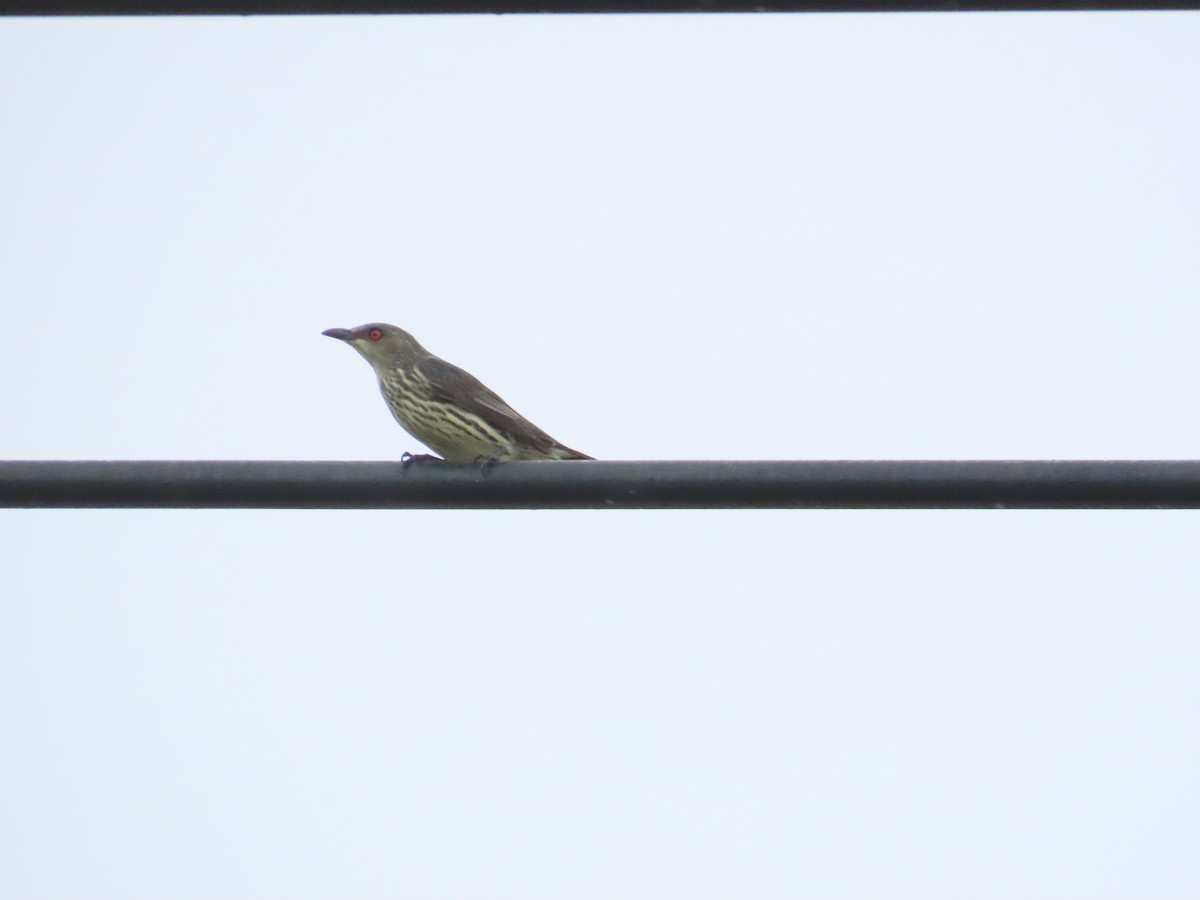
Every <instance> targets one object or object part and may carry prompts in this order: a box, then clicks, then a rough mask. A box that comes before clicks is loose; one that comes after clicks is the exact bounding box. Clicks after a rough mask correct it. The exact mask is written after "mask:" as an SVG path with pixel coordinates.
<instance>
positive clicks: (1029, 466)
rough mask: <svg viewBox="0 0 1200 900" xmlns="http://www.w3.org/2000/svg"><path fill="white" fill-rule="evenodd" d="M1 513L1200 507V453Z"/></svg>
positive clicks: (352, 469) (460, 484)
mask: <svg viewBox="0 0 1200 900" xmlns="http://www.w3.org/2000/svg"><path fill="white" fill-rule="evenodd" d="M0 507H24V508H34V507H47V508H49V507H57V508H66V507H75V508H81V507H92V508H116V507H123V508H160V509H167V508H225V509H251V508H257V509H802V508H858V509H863V508H878V509H887V508H890V509H906V508H907V509H914V508H942V509H953V508H960V509H961V508H1003V507H1013V508H1027V509H1054V508H1059V509H1067V508H1074V509H1079V508H1094V509H1101V508H1108V509H1121V508H1124V509H1139V508H1141V509H1144V508H1200V461H1196V460H1091V461H1087V460H1010V461H1002V460H959V461H954V460H822V461H770V462H765V461H720V460H714V461H699V460H697V461H640V462H639V461H628V462H618V461H596V462H557V461H555V462H548V461H547V462H505V463H496V464H494V465H491V466H488V467H484V466H480V465H475V464H458V463H446V462H442V461H440V460H432V461H430V460H418V461H415V462H413V463H411V464H409V465H404V464H401V463H400V462H298V461H296V462H293V461H266V460H263V461H205V460H192V461H183V460H181V461H166V460H146V461H98V460H79V461H34V460H30V461H8V462H0Z"/></svg>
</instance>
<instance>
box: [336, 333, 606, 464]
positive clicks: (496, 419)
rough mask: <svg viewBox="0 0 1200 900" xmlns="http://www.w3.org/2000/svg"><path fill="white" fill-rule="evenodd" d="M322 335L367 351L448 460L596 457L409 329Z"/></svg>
mask: <svg viewBox="0 0 1200 900" xmlns="http://www.w3.org/2000/svg"><path fill="white" fill-rule="evenodd" d="M321 333H322V334H324V335H327V336H329V337H331V338H337V339H338V340H339V341H345V342H346V343H347V344H349V345H350V346H351V347H353V348H354V349H355V350H357V351H358V352H359V353H361V354H362V355H363V357H364V358H365V359H366V360H367V362H369V363H370V364H371V368H373V369H374V370H375V375H376V377H378V379H379V389H380V390H381V391H383V398H384V399H385V400H386V401H387V405H388V409H390V410H391V411H392V415H393V416H394V417H395V418H396V421H397V422H399V423H400V426H401V427H402V428H403V429H404V430H405V431H407V432H408V433H409V434H411V435H412V436H413V437H415V438H416V439H417V440H418V441H420V442H421V443H422V444H425V445H426V446H427V447H429V448H431V449H432V450H435V451H437V452H438V453H440V454H441V455H442V456H444V457H445V458H446V459H448V460H451V461H454V462H475V461H492V460H494V461H503V460H512V459H591V458H592V457H590V456H588V455H586V454H584V453H580V452H579V451H578V450H572V449H571V448H570V447H565V446H563V445H562V444H560V443H559V442H558V441H556V440H555V439H554V438H552V437H550V435H548V434H546V432H544V431H542V429H540V428H538V427H537V426H536V425H534V424H533V423H532V422H530V421H529V420H528V419H526V418H525V417H524V416H522V415H521V414H520V413H518V412H517V411H516V410H515V409H513V408H512V407H511V406H509V405H508V404H507V403H505V402H504V401H503V400H501V399H500V397H499V396H497V395H496V393H495V392H494V391H492V390H491V389H490V388H488V387H487V386H486V385H485V384H484V383H483V382H482V381H480V380H479V379H478V378H476V377H475V376H474V375H472V374H471V373H470V372H466V371H464V370H462V369H460V368H459V367H458V366H456V365H454V364H453V363H448V362H446V361H445V360H444V359H441V358H439V357H437V356H434V355H433V354H432V353H430V352H429V351H428V350H426V349H425V348H424V347H422V346H421V345H420V344H419V343H417V339H416V338H414V337H413V336H412V335H411V334H409V333H408V332H407V331H405V330H404V329H402V328H397V327H396V326H395V325H387V324H384V323H382V322H374V323H371V324H370V325H359V326H358V327H357V328H330V329H329V330H327V331H322V332H321Z"/></svg>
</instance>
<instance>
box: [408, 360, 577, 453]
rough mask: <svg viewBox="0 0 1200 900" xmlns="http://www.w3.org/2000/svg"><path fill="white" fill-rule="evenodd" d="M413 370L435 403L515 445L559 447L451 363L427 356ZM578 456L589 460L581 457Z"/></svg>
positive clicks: (491, 391) (465, 372) (475, 379)
mask: <svg viewBox="0 0 1200 900" xmlns="http://www.w3.org/2000/svg"><path fill="white" fill-rule="evenodd" d="M417 369H418V370H419V371H420V373H421V374H422V375H424V376H425V378H426V380H427V381H428V382H429V387H430V390H431V391H432V392H433V395H434V397H436V398H437V399H438V400H442V401H444V402H446V403H452V404H454V405H455V406H457V407H459V408H460V409H463V410H465V411H467V412H471V413H474V414H475V415H477V416H479V417H480V418H482V419H483V420H484V421H485V422H487V423H488V424H490V425H492V426H494V427H496V428H499V429H502V430H504V431H506V432H508V433H509V434H511V435H512V436H513V437H514V438H515V439H516V440H517V441H518V442H519V443H522V444H527V445H529V446H532V447H536V448H537V449H539V450H542V451H545V450H549V449H550V448H551V447H562V446H563V445H562V444H560V443H558V441H556V440H554V438H552V437H550V435H548V434H546V432H544V431H542V429H540V428H538V427H537V426H536V425H534V424H533V423H532V422H530V421H529V420H528V419H526V418H525V417H524V416H522V415H521V414H520V413H519V412H517V411H516V410H515V409H513V408H512V407H511V406H509V405H508V404H507V403H505V402H504V400H503V399H501V397H500V395H499V394H497V393H496V392H495V391H493V390H492V389H491V388H489V387H488V386H487V385H486V384H484V383H483V382H482V381H480V380H479V379H478V378H476V377H475V376H474V375H472V374H471V373H470V372H467V371H465V370H464V369H460V368H459V367H458V366H456V365H454V363H448V362H446V361H445V360H444V359H441V358H439V357H436V356H430V357H428V358H426V359H423V360H421V361H420V362H418V363H417ZM563 449H567V448H565V447H564V448H563ZM576 452H577V451H576ZM579 456H580V457H582V458H585V459H590V458H591V457H585V456H584V454H582V453H580V454H579Z"/></svg>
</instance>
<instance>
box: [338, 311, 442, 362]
mask: <svg viewBox="0 0 1200 900" xmlns="http://www.w3.org/2000/svg"><path fill="white" fill-rule="evenodd" d="M321 334H323V335H325V336H326V337H331V338H337V339H338V340H339V341H345V342H346V343H347V344H349V345H350V346H351V347H353V348H354V349H355V350H357V351H358V352H359V353H361V354H362V355H363V357H365V358H366V360H367V362H369V363H370V364H371V365H372V366H374V367H375V368H376V369H380V368H384V369H386V368H389V367H391V366H396V365H405V364H406V363H409V362H412V361H413V360H415V359H420V358H421V357H423V356H428V355H429V351H428V350H426V349H425V348H424V347H422V346H421V345H420V344H419V343H417V339H416V338H415V337H413V336H412V335H411V334H409V333H408V332H407V331H405V330H404V329H403V328H397V327H396V326H395V325H388V324H387V323H385V322H371V323H369V324H367V325H359V326H358V327H357V328H329V329H326V330H325V331H322V332H321Z"/></svg>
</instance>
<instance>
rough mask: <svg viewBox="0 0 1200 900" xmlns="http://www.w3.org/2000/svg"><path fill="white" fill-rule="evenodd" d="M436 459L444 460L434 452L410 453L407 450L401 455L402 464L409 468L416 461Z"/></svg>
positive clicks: (438, 460)
mask: <svg viewBox="0 0 1200 900" xmlns="http://www.w3.org/2000/svg"><path fill="white" fill-rule="evenodd" d="M434 460H436V461H437V462H443V460H442V458H441V457H440V456H434V455H433V454H432V453H409V452H408V451H407V450H405V451H404V453H403V455H401V457H400V465H401V466H403V467H404V468H406V469H407V468H408V467H409V466H411V465H412V464H413V463H415V462H430V461H434Z"/></svg>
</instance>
